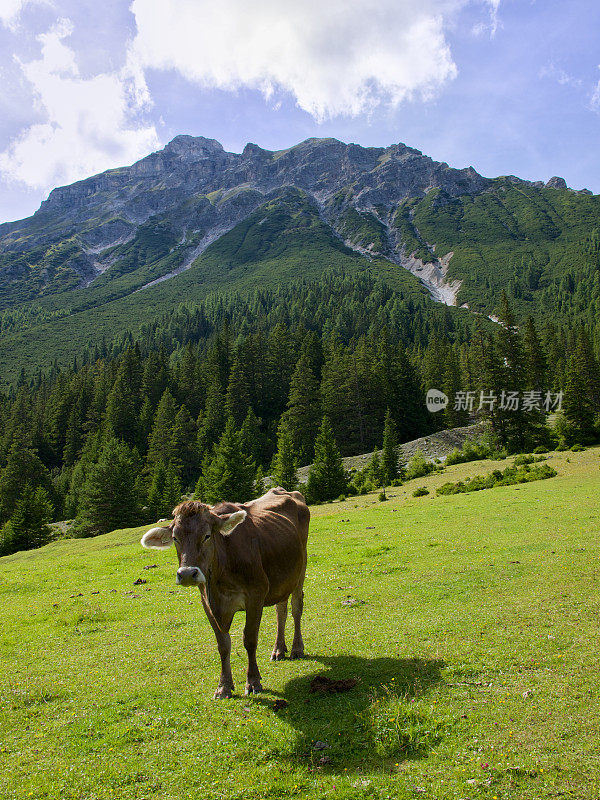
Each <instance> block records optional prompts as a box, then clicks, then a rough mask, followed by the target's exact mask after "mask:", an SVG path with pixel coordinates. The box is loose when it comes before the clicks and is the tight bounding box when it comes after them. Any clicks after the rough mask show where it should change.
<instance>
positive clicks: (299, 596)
mask: <svg viewBox="0 0 600 800" xmlns="http://www.w3.org/2000/svg"><path fill="white" fill-rule="evenodd" d="M303 587H304V572H303V573H302V577H301V578H300V580H299V581H298V585H297V586H296V588H295V589H294V591H293V592H292V617H293V618H294V641H293V642H292V650H291V652H290V658H302V657H303V656H304V642H303V641H302V632H301V630H300V620H301V619H302V610H303V609H304V588H303Z"/></svg>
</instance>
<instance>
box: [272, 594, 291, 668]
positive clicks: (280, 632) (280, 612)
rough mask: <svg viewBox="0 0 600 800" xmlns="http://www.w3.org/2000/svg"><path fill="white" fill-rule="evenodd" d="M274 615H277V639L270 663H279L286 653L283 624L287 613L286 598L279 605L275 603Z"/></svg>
mask: <svg viewBox="0 0 600 800" xmlns="http://www.w3.org/2000/svg"><path fill="white" fill-rule="evenodd" d="M275 613H276V614H277V639H276V641H275V647H274V648H273V653H272V655H271V661H281V659H283V658H285V654H286V653H287V647H286V646H285V623H286V620H287V613H288V601H287V598H286V599H285V600H282V601H281V603H277V605H276V606H275Z"/></svg>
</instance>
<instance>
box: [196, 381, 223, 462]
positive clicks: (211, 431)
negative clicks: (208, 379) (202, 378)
mask: <svg viewBox="0 0 600 800" xmlns="http://www.w3.org/2000/svg"><path fill="white" fill-rule="evenodd" d="M224 427H225V398H224V397H223V392H222V390H221V385H220V384H219V383H218V381H215V380H213V382H212V383H211V384H210V386H209V387H208V392H207V395H206V407H205V409H204V413H203V415H202V421H201V425H199V426H198V452H199V454H200V458H201V459H203V458H204V456H205V455H206V454H207V453H211V452H212V448H213V445H214V444H216V443H217V442H218V441H219V437H220V436H221V434H222V433H223V428H224Z"/></svg>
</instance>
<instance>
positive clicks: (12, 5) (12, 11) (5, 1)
mask: <svg viewBox="0 0 600 800" xmlns="http://www.w3.org/2000/svg"><path fill="white" fill-rule="evenodd" d="M32 3H38V4H41V5H49V4H50V0H0V22H1V23H2V24H3V25H5V26H6V27H7V28H10V29H11V30H14V28H15V26H16V24H17V22H18V19H19V17H20V16H21V11H22V10H23V9H24V8H25V6H26V5H30V4H32Z"/></svg>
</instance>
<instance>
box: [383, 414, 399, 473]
mask: <svg viewBox="0 0 600 800" xmlns="http://www.w3.org/2000/svg"><path fill="white" fill-rule="evenodd" d="M381 467H382V472H383V480H384V483H385V485H386V486H389V485H390V484H391V483H392V481H395V480H397V479H398V477H399V472H398V434H397V432H396V423H395V422H394V419H393V417H392V412H391V411H390V409H389V408H388V410H387V411H386V415H385V424H384V426H383V453H382V457H381Z"/></svg>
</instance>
